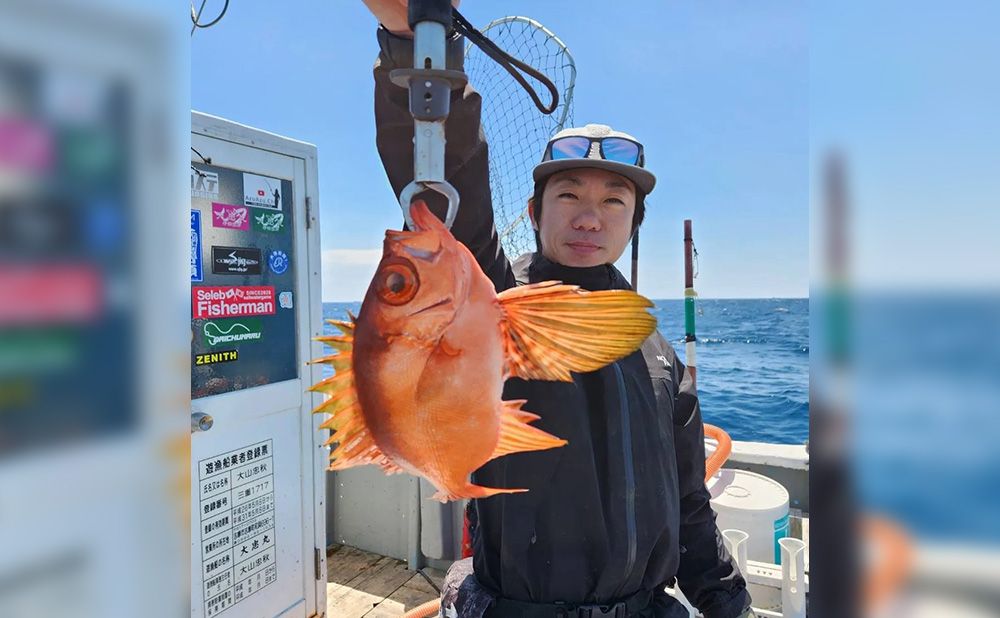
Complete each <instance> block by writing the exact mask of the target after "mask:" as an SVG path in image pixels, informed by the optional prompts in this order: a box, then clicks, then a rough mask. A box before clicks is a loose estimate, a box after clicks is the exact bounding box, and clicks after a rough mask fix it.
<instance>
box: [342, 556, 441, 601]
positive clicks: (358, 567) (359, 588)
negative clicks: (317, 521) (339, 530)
mask: <svg viewBox="0 0 1000 618" xmlns="http://www.w3.org/2000/svg"><path fill="white" fill-rule="evenodd" d="M326 558H327V573H328V577H327V585H326V595H327V600H326V615H327V616H328V618H361V617H362V616H364V617H365V618H386V617H388V616H401V615H402V614H403V613H404V612H407V611H409V610H411V609H413V608H414V607H416V606H418V605H421V604H423V603H426V602H427V601H430V600H432V599H436V598H438V593H437V591H436V590H434V588H432V587H431V585H430V584H429V583H427V580H426V579H424V577H423V576H422V575H420V573H417V572H415V571H408V570H407V569H406V563H405V562H403V561H401V560H396V559H395V558H387V557H385V556H380V555H378V554H372V553H369V552H366V551H362V550H360V549H356V548H354V547H350V546H347V545H337V546H334V547H332V548H331V549H330V550H329V551H328V552H327V556H326ZM423 572H424V573H426V574H427V575H428V576H429V577H430V578H431V580H432V581H433V582H434V584H435V585H436V586H437V587H438V588H440V587H441V582H442V581H443V580H444V573H443V572H441V571H437V570H435V569H424V570H423Z"/></svg>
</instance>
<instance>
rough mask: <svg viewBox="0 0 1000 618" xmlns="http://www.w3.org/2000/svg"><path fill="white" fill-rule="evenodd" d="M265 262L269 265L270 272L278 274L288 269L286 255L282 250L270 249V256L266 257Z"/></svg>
mask: <svg viewBox="0 0 1000 618" xmlns="http://www.w3.org/2000/svg"><path fill="white" fill-rule="evenodd" d="M267 264H268V266H270V267H271V272H273V273H274V274H276V275H280V274H282V273H283V272H285V271H286V270H288V256H287V255H285V252H284V251H277V250H276V251H272V252H271V255H270V257H268V258H267Z"/></svg>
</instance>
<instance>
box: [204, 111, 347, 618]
mask: <svg viewBox="0 0 1000 618" xmlns="http://www.w3.org/2000/svg"><path fill="white" fill-rule="evenodd" d="M191 134H192V136H194V135H200V136H204V137H209V138H213V139H217V140H221V141H224V142H230V143H233V144H236V145H239V146H245V147H247V148H253V149H258V150H263V151H267V152H273V153H276V154H279V155H284V156H286V157H291V158H293V159H296V161H295V162H294V163H293V166H294V167H295V168H298V169H302V171H303V172H304V178H305V192H304V195H302V200H303V203H304V208H303V209H302V210H300V211H298V213H297V215H298V214H301V215H302V219H303V220H305V222H306V227H305V234H296V236H295V241H294V242H295V253H296V256H295V259H297V264H298V269H299V272H300V273H302V272H303V270H302V269H303V268H304V269H305V270H304V273H305V275H304V276H300V277H299V281H300V282H302V281H305V282H306V286H305V289H302V286H300V289H299V290H298V294H297V298H296V299H295V302H296V303H299V304H301V303H305V306H306V307H308V311H307V312H305V313H306V314H307V315H308V324H306V325H302V324H301V323H300V324H299V331H298V333H297V336H298V339H299V342H300V346H299V349H300V350H302V356H303V357H304V358H310V359H311V358H318V357H319V356H321V354H322V344H320V343H319V342H317V341H315V340H314V338H315V337H319V336H321V335H322V334H323V304H322V277H321V274H320V273H321V265H322V251H321V248H320V233H319V178H318V174H319V167H318V161H317V152H316V146H314V145H313V144H309V143H306V142H301V141H298V140H294V139H291V138H287V137H282V136H280V135H275V134H274V133H269V132H267V131H263V130H260V129H255V128H253V127H249V126H246V125H242V124H239V123H236V122H232V121H230V120H226V119H224V118H219V117H218V116H212V115H210V114H205V113H202V112H197V111H192V112H191ZM203 154H206V153H203ZM192 156H195V155H194V153H192ZM207 156H208V155H207ZM213 163H216V162H215V161H213ZM300 166H301V167H300ZM293 200H294V201H295V202H298V197H297V196H295V195H294V194H293ZM293 207H294V206H293ZM296 220H298V219H296ZM303 256H304V257H305V262H304V263H303V261H302V258H303ZM303 326H304V327H305V328H303ZM303 330H304V331H305V332H303ZM299 376H300V378H299V379H300V381H301V383H302V384H303V385H311V384H315V383H316V382H319V381H320V380H321V379H322V368H321V367H320V366H319V365H305V364H304V365H303V366H301V367H300V368H299ZM275 386H280V385H275ZM302 401H303V404H304V405H303V407H308V410H307V412H308V411H311V410H312V409H313V408H315V407H316V406H317V405H319V404H320V403H322V399H321V397H320V395H319V394H318V393H312V392H304V393H303V397H302ZM321 422H322V419H320V418H317V417H316V416H313V415H311V414H309V415H308V416H306V415H303V416H302V422H301V425H300V442H301V444H302V445H303V448H305V447H309V451H310V452H311V454H312V455H311V456H303V457H302V458H301V460H300V466H301V470H300V471H301V475H302V476H301V478H302V488H301V489H302V496H303V505H302V512H303V534H302V544H303V546H302V557H303V561H304V564H303V573H305V574H306V575H307V578H308V576H309V574H310V573H312V574H313V576H314V577H315V579H314V581H313V585H312V586H309V585H306V586H305V593H306V594H305V597H306V608H305V609H306V616H322V615H324V614H325V613H326V583H327V582H326V580H327V564H326V483H325V479H326V464H327V458H328V457H327V453H328V448H327V447H325V446H323V440H321V434H320V430H319V425H320V424H321ZM309 513H311V517H309V516H308V514H309ZM310 563H312V564H310ZM310 593H311V594H310Z"/></svg>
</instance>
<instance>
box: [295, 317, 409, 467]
mask: <svg viewBox="0 0 1000 618" xmlns="http://www.w3.org/2000/svg"><path fill="white" fill-rule="evenodd" d="M350 318H351V320H350V321H349V322H341V321H338V320H329V323H330V324H332V325H333V326H336V327H337V329H339V330H340V332H341V333H343V335H341V336H335V337H317V338H316V339H317V340H318V341H322V342H323V343H325V344H327V345H329V346H331V347H333V348H334V349H336V350H337V353H336V354H331V355H330V356H324V357H322V358H317V359H316V360H313V361H311V362H312V363H314V364H322V365H330V366H331V367H333V370H334V375H333V377H330V378H326V379H325V380H322V381H320V382H318V383H317V384H315V385H313V386H312V387H310V389H309V390H311V391H314V392H319V393H323V394H325V395H326V396H327V398H326V399H325V400H324V401H323V403H321V404H320V405H318V406H316V409H314V410H313V414H329V415H330V418H328V419H326V420H325V421H323V423H322V424H321V425H320V426H319V428H320V429H329V430H330V431H331V432H332V434H331V436H330V438H329V439H328V440H327V441H326V443H325V444H326V445H327V446H331V445H334V444H336V446H335V447H334V448H333V450H332V451H331V452H330V468H329V469H330V470H345V469H347V468H353V467H355V466H363V465H365V464H375V465H377V466H380V467H381V468H382V469H383V470H384V471H385V472H386V474H396V473H399V472H402V471H403V470H402V468H400V467H399V466H397V465H396V464H394V463H393V462H392V461H391V460H390V459H389V458H388V457H387V456H386V455H385V454H384V453H383V452H382V451H380V450H379V448H378V445H376V444H375V440H374V439H373V438H372V435H371V432H369V431H368V426H367V425H366V424H365V418H364V416H363V415H362V414H361V405H360V404H359V403H358V394H357V389H356V387H355V384H354V369H353V365H352V359H353V350H354V321H355V318H354V316H353V315H351V316H350Z"/></svg>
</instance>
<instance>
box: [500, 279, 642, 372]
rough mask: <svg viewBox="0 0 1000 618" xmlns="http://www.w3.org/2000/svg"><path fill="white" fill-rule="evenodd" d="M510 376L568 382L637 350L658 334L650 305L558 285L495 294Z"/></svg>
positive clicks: (632, 296) (626, 294)
mask: <svg viewBox="0 0 1000 618" xmlns="http://www.w3.org/2000/svg"><path fill="white" fill-rule="evenodd" d="M497 299H498V300H499V301H500V307H501V310H502V312H503V319H502V320H501V325H500V327H501V330H502V333H503V339H504V352H505V355H506V358H507V367H508V371H509V373H510V375H511V376H514V377H518V378H524V379H526V380H559V381H563V382H570V381H572V379H573V377H572V376H571V375H570V372H571V371H575V372H581V373H582V372H587V371H595V370H597V369H600V368H601V367H604V366H605V365H608V364H610V363H612V362H614V361H616V360H618V359H619V358H622V357H624V356H627V355H628V354H631V353H632V352H633V351H635V350H636V349H637V348H638V347H639V346H640V345H642V342H643V341H644V340H645V339H646V337H648V336H649V335H650V334H651V333H652V332H653V331H654V330H655V329H656V318H654V317H653V316H652V315H650V314H649V312H648V311H647V309H649V308H650V307H652V306H653V303H652V302H650V301H649V300H648V299H646V298H645V297H643V296H640V295H638V294H636V293H635V292H633V291H631V290H603V291H598V292H588V291H585V290H581V289H580V288H579V287H577V286H575V285H565V284H562V283H559V282H558V281H546V282H543V283H533V284H530V285H522V286H519V287H515V288H511V289H509V290H504V291H503V292H501V293H500V294H498V295H497Z"/></svg>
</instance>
